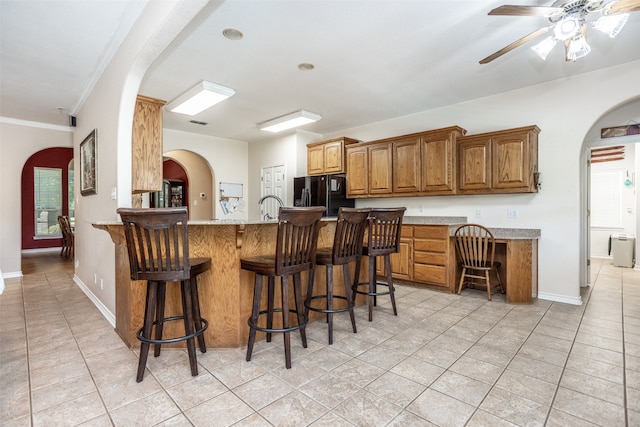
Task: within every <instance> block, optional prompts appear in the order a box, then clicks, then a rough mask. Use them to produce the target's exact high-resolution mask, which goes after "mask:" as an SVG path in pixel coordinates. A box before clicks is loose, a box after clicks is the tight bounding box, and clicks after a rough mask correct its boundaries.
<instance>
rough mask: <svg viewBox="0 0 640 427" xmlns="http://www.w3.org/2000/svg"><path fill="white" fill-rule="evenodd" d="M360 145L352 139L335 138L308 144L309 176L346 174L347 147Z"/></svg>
mask: <svg viewBox="0 0 640 427" xmlns="http://www.w3.org/2000/svg"><path fill="white" fill-rule="evenodd" d="M356 143H358V141H357V140H355V139H351V138H344V137H342V138H335V139H329V140H326V141H319V142H314V143H311V144H307V174H309V175H322V174H325V173H344V172H346V167H345V147H346V146H348V145H350V144H356Z"/></svg>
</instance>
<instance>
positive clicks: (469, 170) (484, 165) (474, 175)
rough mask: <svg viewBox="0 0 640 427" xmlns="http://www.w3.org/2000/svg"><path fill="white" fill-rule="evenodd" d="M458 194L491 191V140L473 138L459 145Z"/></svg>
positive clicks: (466, 139)
mask: <svg viewBox="0 0 640 427" xmlns="http://www.w3.org/2000/svg"><path fill="white" fill-rule="evenodd" d="M458 173H459V178H458V192H459V193H475V192H483V191H489V190H491V138H490V137H486V136H471V137H465V138H462V139H461V140H460V141H459V143H458Z"/></svg>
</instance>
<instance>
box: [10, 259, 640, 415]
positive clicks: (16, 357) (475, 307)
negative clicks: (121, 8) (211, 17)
mask: <svg viewBox="0 0 640 427" xmlns="http://www.w3.org/2000/svg"><path fill="white" fill-rule="evenodd" d="M592 274H593V277H594V279H597V280H592V283H594V285H593V286H592V287H589V288H584V289H583V295H582V296H583V299H584V301H585V304H584V305H582V306H573V305H567V304H560V303H551V302H548V301H537V302H536V303H535V304H533V305H508V304H506V303H505V302H504V298H503V297H502V296H496V297H494V300H493V301H492V302H488V301H487V300H486V299H485V294H484V293H483V292H480V291H473V290H465V291H464V292H463V294H462V295H461V296H457V295H449V294H444V293H441V292H436V291H431V290H426V289H418V288H415V287H409V286H398V289H397V300H398V311H399V315H398V316H397V317H394V316H393V315H391V313H390V311H391V310H390V307H389V304H388V302H384V303H383V302H382V301H381V304H380V305H379V306H378V307H377V308H376V311H375V313H374V320H373V322H371V323H369V322H367V321H366V317H365V311H364V309H363V308H359V309H358V310H357V322H358V328H359V329H358V333H357V334H355V335H354V334H353V333H351V332H350V331H349V321H348V316H347V315H346V314H343V315H339V316H337V317H336V325H335V327H336V336H335V340H334V344H333V345H332V346H328V345H327V344H326V342H327V337H326V329H325V327H326V325H325V324H324V323H321V322H316V323H313V324H311V325H310V326H309V327H308V336H309V338H310V341H309V347H308V348H307V349H303V348H302V347H301V346H300V343H299V339H298V337H297V336H292V342H293V343H294V345H293V358H294V360H293V368H292V369H290V370H287V369H285V368H284V356H283V350H282V340H281V338H280V337H279V336H276V338H275V339H274V342H273V343H270V344H267V343H265V342H259V343H258V344H257V345H256V349H255V351H254V355H253V360H252V361H251V362H246V361H245V360H244V357H245V354H244V351H243V349H210V350H209V351H208V352H207V353H206V354H200V353H198V362H199V369H200V375H198V376H197V377H191V375H190V372H189V367H188V360H187V356H186V353H185V352H184V351H182V350H163V353H162V355H161V356H160V357H159V358H153V357H150V360H149V363H148V370H147V373H146V375H145V378H144V381H143V382H142V383H139V384H138V383H136V382H135V373H136V366H137V355H136V352H134V351H131V350H129V349H128V348H127V347H125V346H124V344H123V343H122V342H121V341H120V339H119V338H118V337H117V335H116V334H115V332H114V331H113V329H112V328H111V326H110V325H109V324H108V323H107V322H106V321H105V320H104V318H103V317H102V316H101V314H100V313H99V312H98V310H97V309H96V308H95V307H94V306H93V304H92V303H91V302H90V301H89V299H88V298H87V297H86V296H85V295H84V294H83V293H82V291H81V290H80V289H79V288H78V287H77V286H76V285H75V284H74V283H73V281H72V278H71V275H70V274H69V273H64V272H62V273H61V272H52V273H44V274H32V275H27V276H25V277H23V278H22V279H9V280H7V283H6V285H7V289H6V291H5V293H4V294H3V295H1V296H0V377H1V385H0V424H1V425H3V426H62V425H69V426H72V425H83V426H112V425H115V426H134V425H140V426H152V425H162V426H191V425H195V426H230V425H235V426H270V425H273V426H305V425H313V426H351V425H358V426H369V425H371V426H542V425H546V426H594V425H598V426H607V427H610V426H639V425H640V273H638V272H635V271H633V270H632V269H628V268H627V269H625V268H616V267H613V266H611V264H610V262H608V261H599V262H598V261H597V260H596V262H595V264H594V267H593V272H592Z"/></svg>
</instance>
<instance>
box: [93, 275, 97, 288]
mask: <svg viewBox="0 0 640 427" xmlns="http://www.w3.org/2000/svg"><path fill="white" fill-rule="evenodd" d="M97 283H98V275H97V274H96V273H93V284H94V285H95V284H97Z"/></svg>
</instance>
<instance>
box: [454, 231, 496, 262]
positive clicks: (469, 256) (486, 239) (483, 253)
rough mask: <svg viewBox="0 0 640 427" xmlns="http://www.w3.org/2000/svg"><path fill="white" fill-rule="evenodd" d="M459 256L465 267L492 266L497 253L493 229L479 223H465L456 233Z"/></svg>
mask: <svg viewBox="0 0 640 427" xmlns="http://www.w3.org/2000/svg"><path fill="white" fill-rule="evenodd" d="M454 236H455V241H456V250H457V252H458V258H459V259H460V262H461V263H462V266H463V267H467V268H472V269H473V268H490V267H491V266H492V265H493V259H494V255H495V247H496V245H495V239H494V237H493V234H492V233H491V231H489V230H488V229H487V228H486V227H484V226H482V225H479V224H465V225H461V226H460V227H458V228H457V229H456V231H455V233H454Z"/></svg>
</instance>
